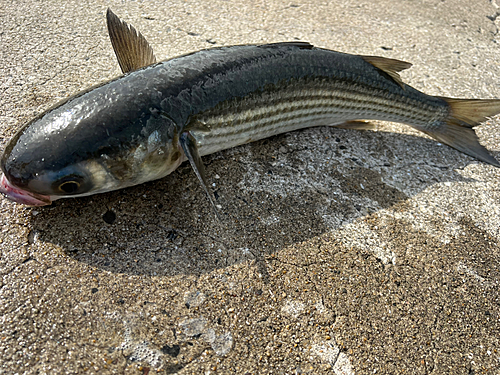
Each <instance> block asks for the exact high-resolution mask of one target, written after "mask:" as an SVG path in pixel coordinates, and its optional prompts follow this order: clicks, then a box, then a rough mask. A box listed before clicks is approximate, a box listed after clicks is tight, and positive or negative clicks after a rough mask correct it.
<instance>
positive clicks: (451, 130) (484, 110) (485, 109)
mask: <svg viewBox="0 0 500 375" xmlns="http://www.w3.org/2000/svg"><path fill="white" fill-rule="evenodd" d="M442 99H443V100H445V101H446V102H447V103H448V105H449V106H450V115H449V117H448V119H447V120H446V121H445V123H444V124H443V125H442V126H440V127H439V129H438V130H432V131H429V130H426V131H424V132H425V133H427V134H428V135H430V136H431V137H433V138H435V139H437V140H438V141H440V142H442V143H445V144H447V145H448V146H451V147H453V148H455V149H457V150H459V151H462V152H463V153H465V154H467V155H470V156H473V157H475V158H476V159H479V160H481V161H484V162H486V163H489V164H492V165H494V166H495V167H500V163H499V162H498V161H497V160H496V159H495V158H494V157H493V156H491V155H490V153H489V152H488V150H487V149H486V148H485V147H484V146H482V145H481V144H480V143H479V140H478V138H477V135H476V132H475V131H474V129H472V128H473V127H475V126H477V125H479V123H481V122H482V121H484V120H486V118H487V117H491V116H494V115H496V114H498V113H500V100H498V99H452V98H442ZM419 130H421V129H419Z"/></svg>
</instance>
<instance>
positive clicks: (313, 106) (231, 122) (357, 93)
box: [193, 83, 448, 155]
mask: <svg viewBox="0 0 500 375" xmlns="http://www.w3.org/2000/svg"><path fill="white" fill-rule="evenodd" d="M338 86H341V87H342V88H345V85H344V84H342V83H340V84H337V85H330V87H331V88H332V90H330V91H328V90H327V89H326V88H322V89H319V90H318V89H308V88H307V87H306V89H305V90H301V89H300V87H299V86H298V85H292V87H293V88H294V89H295V90H287V88H286V87H285V88H279V89H277V90H275V91H272V92H267V93H265V94H259V95H249V96H248V97H246V98H243V99H234V100H232V101H230V102H228V103H222V104H221V105H220V107H221V108H223V110H222V111H221V110H220V109H219V108H215V109H214V110H210V111H207V112H205V113H203V114H200V115H197V116H195V120H194V121H195V122H199V123H200V124H201V125H202V129H201V130H194V133H193V134H194V135H195V138H197V140H198V145H199V147H200V153H201V154H202V155H205V154H208V153H211V152H215V151H218V150H220V149H224V148H229V147H233V146H234V145H236V144H238V139H239V144H241V143H246V142H250V141H254V140H258V139H262V138H264V137H268V136H272V135H275V134H279V133H282V132H287V131H292V130H297V129H300V128H306V127H310V126H315V125H316V126H317V125H333V124H339V123H342V122H345V121H350V120H355V119H365V120H374V119H378V120H388V121H397V122H403V123H411V124H412V125H414V126H418V125H420V126H426V125H428V124H429V123H432V122H434V121H439V120H442V119H444V118H445V117H446V116H447V115H448V108H447V106H446V103H445V102H444V101H441V102H440V101H436V99H435V98H431V100H429V103H425V102H423V101H416V100H414V99H412V98H410V97H408V96H401V95H395V94H392V95H390V97H389V98H384V97H376V96H373V95H370V88H369V87H361V86H359V85H358V86H357V87H355V88H354V89H350V90H343V91H339V90H337V87H338ZM403 93H404V92H403ZM237 110H238V111H239V112H237ZM221 112H222V113H221ZM195 129H196V125H195ZM244 140H246V142H245V141H244Z"/></svg>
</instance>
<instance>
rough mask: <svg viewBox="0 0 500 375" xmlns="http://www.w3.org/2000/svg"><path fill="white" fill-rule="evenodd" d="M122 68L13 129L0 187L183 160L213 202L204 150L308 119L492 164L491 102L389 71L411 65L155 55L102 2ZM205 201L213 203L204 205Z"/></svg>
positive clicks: (322, 52) (299, 56)
mask: <svg viewBox="0 0 500 375" xmlns="http://www.w3.org/2000/svg"><path fill="white" fill-rule="evenodd" d="M107 23H108V31H109V35H110V38H111V43H112V45H113V48H114V50H115V53H116V56H117V59H118V62H119V64H120V67H121V69H122V72H123V73H124V75H122V76H121V77H119V78H116V79H113V80H111V81H109V82H107V83H104V84H102V85H98V86H95V87H92V88H90V89H88V90H85V91H82V92H80V93H78V94H76V95H75V96H73V97H70V98H69V99H67V100H64V101H63V102H61V103H59V104H57V105H56V106H55V107H53V108H52V109H50V110H48V111H47V112H45V113H43V114H41V115H40V116H38V117H37V118H35V119H34V120H32V121H30V122H29V123H27V124H26V125H25V126H23V127H22V128H21V129H20V130H19V132H18V133H17V134H16V135H15V136H14V137H13V138H12V140H11V141H10V142H9V144H8V145H7V147H6V148H5V150H4V153H3V156H2V159H1V168H2V172H3V175H2V176H1V181H0V192H2V193H3V194H4V195H5V196H6V197H7V198H8V199H10V200H12V201H14V202H17V203H22V204H26V205H31V206H41V205H47V204H50V203H51V202H52V201H53V200H56V199H60V198H69V197H81V196H86V195H91V194H97V193H103V192H107V191H111V190H116V189H122V188H125V187H128V186H132V185H137V184H141V183H143V182H146V181H150V180H154V179H158V178H162V177H164V176H166V175H168V174H169V173H172V172H173V171H174V170H175V169H176V168H177V167H178V166H179V165H180V164H181V163H182V162H184V161H185V160H188V161H189V162H190V164H191V166H192V167H193V169H194V171H195V173H196V176H197V177H198V179H199V180H200V182H201V185H202V186H203V189H204V190H205V192H206V193H207V195H208V197H209V199H210V200H211V202H212V204H213V203H214V202H213V199H212V197H211V194H210V192H209V189H208V187H207V183H206V178H205V173H204V167H203V163H202V161H201V157H202V156H203V155H207V154H211V153H214V152H217V151H220V150H224V149H227V148H230V147H235V146H238V145H242V144H245V143H248V142H252V141H256V140H259V139H263V138H267V137H270V136H273V135H276V134H280V133H284V132H289V131H293V130H297V129H303V128H308V127H312V126H320V125H329V126H338V127H350V128H358V129H359V128H367V127H369V126H370V125H369V123H362V122H359V121H357V120H386V121H394V122H399V123H405V124H408V125H411V126H412V127H414V128H415V129H418V130H420V131H422V132H424V133H426V134H428V135H430V136H431V137H433V138H435V139H437V140H438V141H440V142H443V143H446V144H448V145H449V146H451V147H453V148H455V149H457V150H459V151H462V152H464V153H466V154H468V155H471V156H473V157H475V158H477V159H479V160H482V161H484V162H486V163H489V164H492V165H494V166H496V167H499V166H500V164H499V163H498V161H497V160H495V159H494V158H493V157H492V156H491V155H490V154H489V153H488V151H487V150H486V149H485V148H484V147H483V146H481V145H480V144H479V142H478V138H477V136H476V134H475V132H474V130H473V129H472V128H473V127H474V126H476V125H478V124H479V123H480V122H482V121H484V120H485V118H486V117H489V116H493V115H495V114H497V113H499V112H500V100H496V99H490V100H473V99H451V98H444V97H437V96H429V95H426V94H424V93H422V92H420V91H418V90H415V89H414V88H412V87H410V86H408V85H406V84H404V83H403V82H402V81H401V78H400V77H399V75H398V72H400V71H401V70H403V69H407V68H409V67H410V66H411V64H409V63H406V62H403V61H398V60H393V59H387V58H383V57H374V56H358V55H350V54H345V53H339V52H334V51H330V50H326V49H321V48H316V47H313V46H312V45H310V44H309V43H304V42H291V43H275V44H265V45H242V46H230V47H219V48H212V49H207V50H202V51H198V52H194V53H190V54H187V55H183V56H180V57H175V58H173V59H170V60H166V61H163V62H159V63H157V62H156V58H155V56H154V54H153V51H152V49H151V47H150V46H149V44H148V43H147V41H146V40H145V39H144V37H143V36H142V35H141V34H140V33H139V32H137V31H136V30H135V29H134V28H133V27H132V26H129V25H127V24H126V23H125V22H123V21H121V20H120V19H119V18H118V17H117V16H116V15H115V14H113V13H112V12H111V10H109V9H108V12H107ZM214 207H215V205H214Z"/></svg>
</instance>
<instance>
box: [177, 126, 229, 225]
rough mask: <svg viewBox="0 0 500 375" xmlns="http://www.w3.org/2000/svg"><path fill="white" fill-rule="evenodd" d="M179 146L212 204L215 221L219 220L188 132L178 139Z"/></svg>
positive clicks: (193, 143) (196, 150)
mask: <svg viewBox="0 0 500 375" xmlns="http://www.w3.org/2000/svg"><path fill="white" fill-rule="evenodd" d="M179 144H180V145H181V147H182V150H183V151H184V154H185V155H186V158H187V159H188V160H189V163H190V164H191V167H193V170H194V173H195V174H196V177H198V180H199V181H200V184H201V186H202V188H203V190H205V193H206V194H207V196H208V199H209V200H210V203H212V207H213V208H214V211H215V216H217V219H219V220H220V217H219V213H218V211H217V207H216V206H215V202H214V200H213V198H212V194H211V193H210V190H209V189H208V184H207V178H206V175H205V166H204V165H203V161H202V160H201V156H200V154H199V153H198V149H197V147H196V140H195V139H194V137H193V136H192V135H191V134H190V133H189V132H184V133H182V134H181V136H180V137H179Z"/></svg>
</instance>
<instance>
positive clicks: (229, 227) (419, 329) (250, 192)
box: [0, 0, 500, 375]
mask: <svg viewBox="0 0 500 375" xmlns="http://www.w3.org/2000/svg"><path fill="white" fill-rule="evenodd" d="M107 6H111V7H112V9H113V10H114V11H115V12H116V13H117V14H118V15H119V16H120V17H122V18H123V19H125V20H126V21H128V22H130V23H131V24H133V25H135V26H136V27H137V28H138V29H139V30H141V31H142V32H143V34H144V35H145V36H146V37H147V39H148V40H149V41H150V43H151V44H152V45H153V47H154V48H155V50H156V55H157V56H158V57H159V58H166V57H168V56H175V55H178V54H182V53H186V52H189V51H194V50H197V49H201V48H208V47H212V46H219V45H230V44H245V43H261V42H276V41H290V40H305V41H309V42H311V43H313V44H315V45H317V46H321V47H325V48H330V49H335V50H340V51H344V52H350V53H360V54H375V55H381V56H387V57H392V58H397V59H402V60H407V61H410V62H412V63H413V64H414V67H413V68H412V69H410V70H409V71H406V72H404V73H403V77H404V79H405V81H406V82H408V83H409V84H411V85H413V86H414V87H416V88H418V89H421V90H423V91H425V92H427V93H430V94H434V95H446V96H455V97H473V98H482V97H485V98H490V97H500V88H499V80H500V64H499V61H500V45H499V41H500V37H499V34H498V29H497V26H499V23H500V22H499V21H497V20H496V16H497V15H499V14H500V11H499V9H498V6H497V5H496V4H495V1H494V0H492V1H491V2H488V1H486V0H474V1H471V0H443V1H441V0H415V1H405V0H383V1H366V0H363V1H352V0H338V1H334V2H320V1H313V0H304V1H294V0H292V1H287V2H279V1H245V2H241V3H238V2H234V1H223V0H214V1H210V2H208V1H206V2H205V1H204V2H202V1H181V0H172V1H170V0H169V1H130V2H129V1H118V0H115V1H90V0H79V1H60V0H59V1H26V0H17V1H16V2H11V1H6V0H0V54H1V55H0V56H1V58H0V61H1V64H0V128H1V132H0V134H1V135H0V147H1V148H2V149H3V147H4V146H5V145H6V143H7V141H8V140H9V138H10V137H11V136H12V135H13V134H14V133H15V131H16V129H18V128H19V127H20V126H21V125H22V124H23V123H24V122H26V121H27V120H29V119H30V118H32V117H33V116H35V115H36V114H38V113H39V112H41V111H43V110H45V109H47V108H48V107H50V106H51V105H53V104H55V103H56V102H57V101H58V100H60V99H62V98H64V97H67V96H68V95H70V94H72V93H75V92H77V91H78V90H80V89H83V88H86V87H88V86H90V85H92V84H96V83H98V82H101V81H104V80H107V79H110V78H112V77H115V76H117V75H118V74H119V70H118V65H117V63H116V61H115V58H114V56H113V52H112V49H111V47H110V44H109V41H108V37H107V34H106V30H105V10H106V7H107ZM499 130H500V122H499V119H498V118H496V119H492V120H490V121H488V122H487V123H486V124H484V125H483V126H482V127H481V128H480V129H479V134H480V136H481V140H482V142H483V143H484V144H485V145H486V146H487V147H488V148H489V149H490V150H492V151H493V154H494V155H496V156H497V157H499V156H500V153H499V150H500V132H499ZM205 162H206V165H207V169H208V174H209V176H210V177H209V179H210V183H211V184H213V190H214V191H215V192H216V194H217V197H218V198H217V203H218V204H219V205H220V206H221V207H222V209H221V212H222V216H223V218H224V219H223V223H224V224H223V225H221V224H219V223H218V222H217V221H215V219H214V216H213V213H212V211H211V208H210V206H209V203H208V202H207V199H206V198H205V196H204V194H203V192H202V190H201V189H200V187H199V184H198V181H197V180H196V177H195V175H194V173H192V171H191V169H190V167H189V166H188V165H183V166H181V167H180V168H179V170H178V171H176V172H175V173H173V174H172V175H171V176H168V177H167V178H164V179H162V180H159V181H155V182H151V183H148V184H144V185H142V186H138V187H135V188H130V189H126V190H123V191H117V192H112V193H108V194H103V195H99V196H94V197H89V198H85V199H77V200H65V201H58V202H56V203H54V204H53V205H52V206H50V207H47V208H37V209H32V208H26V207H23V206H19V205H15V204H12V203H10V202H8V201H7V200H5V199H1V200H0V219H1V223H2V226H1V234H0V246H1V249H2V252H1V254H2V255H1V260H0V274H1V282H0V288H1V289H0V372H1V373H5V374H15V373H18V374H23V373H26V374H36V373H39V374H63V373H65V374H66V373H68V374H69V373H71V374H73V373H86V374H108V373H109V374H115V373H117V374H144V375H145V374H148V373H149V374H151V373H154V372H156V371H158V372H163V373H179V374H200V373H204V374H209V373H211V374H214V373H221V374H222V373H241V374H253V373H262V374H265V373H274V374H316V373H329V374H337V375H340V374H373V373H378V374H389V373H392V374H403V373H409V374H485V373H487V374H499V373H500V346H499V344H500V320H499V319H500V309H499V307H500V302H499V280H500V251H499V246H498V243H499V241H500V230H499V217H500V216H499V215H500V183H499V180H500V170H498V169H495V168H494V167H491V166H489V165H485V164H483V163H479V162H477V161H476V160H474V159H472V158H470V157H468V156H465V155H463V154H460V153H458V152H456V151H454V150H452V149H450V148H448V147H446V146H443V145H440V144H438V143H436V142H435V141H432V140H429V139H427V138H426V137H425V136H423V135H422V134H418V133H416V132H414V131H412V130H411V129H409V128H407V127H404V126H400V125H395V124H388V123H380V124H379V129H378V131H376V132H357V131H347V130H338V129H331V128H316V129H309V130H305V131H300V132H295V133H290V134H284V135H281V136H277V137H274V138H272V139H267V140H263V141H260V142H257V143H254V144H250V145H247V146H244V147H239V148H235V149H231V150H228V151H225V152H221V153H218V154H215V155H212V156H210V157H206V158H205ZM113 218H114V221H113ZM105 219H106V220H105ZM107 222H110V223H111V224H108V223H107Z"/></svg>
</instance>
